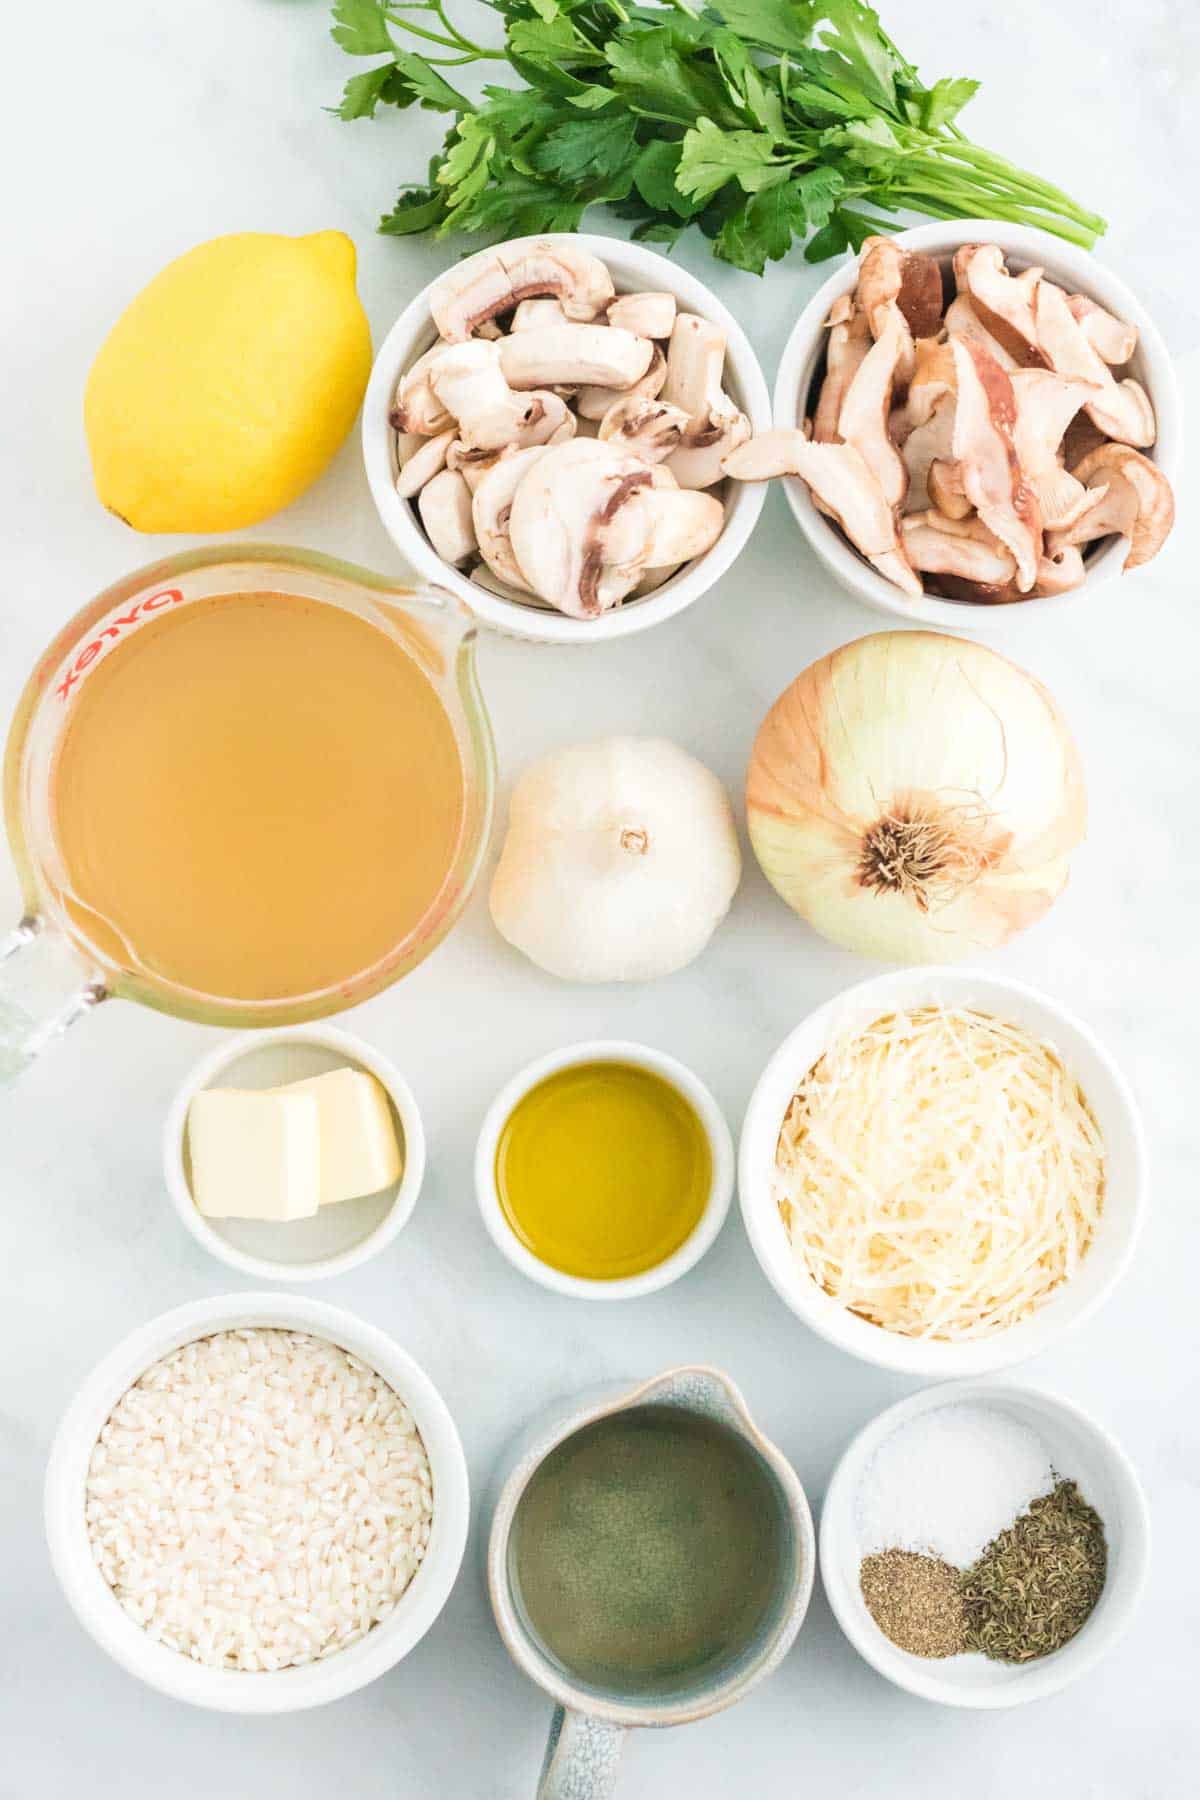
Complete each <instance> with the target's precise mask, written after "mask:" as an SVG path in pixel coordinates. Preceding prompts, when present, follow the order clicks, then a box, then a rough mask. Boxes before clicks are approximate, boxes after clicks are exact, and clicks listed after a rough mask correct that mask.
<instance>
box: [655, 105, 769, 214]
mask: <svg viewBox="0 0 1200 1800" xmlns="http://www.w3.org/2000/svg"><path fill="white" fill-rule="evenodd" d="M789 166H790V165H789V164H787V163H779V162H776V160H775V144H774V140H773V139H771V138H769V137H768V136H767V135H766V133H765V132H762V131H722V130H721V128H720V126H719V125H714V124H713V122H712V120H711V119H701V120H699V122H698V123H697V124H696V126H695V127H694V128H693V129H692V130H691V131H689V132H688V133H687V134H686V135H685V137H684V140H683V153H682V155H681V156H680V158H679V168H678V170H677V172H676V176H675V184H676V186H677V187H678V188H679V189H680V191H681V192H682V193H684V194H686V195H687V196H688V198H689V199H691V200H707V199H708V198H709V197H710V196H711V195H712V194H715V193H716V192H717V191H718V190H719V189H720V188H723V187H724V186H725V183H726V182H727V181H737V182H738V183H739V184H740V185H741V187H742V188H743V189H744V190H745V192H746V193H748V194H756V193H757V192H758V191H759V189H760V188H764V187H770V186H772V185H773V184H774V183H775V182H777V181H784V180H786V179H787V175H788V169H789Z"/></svg>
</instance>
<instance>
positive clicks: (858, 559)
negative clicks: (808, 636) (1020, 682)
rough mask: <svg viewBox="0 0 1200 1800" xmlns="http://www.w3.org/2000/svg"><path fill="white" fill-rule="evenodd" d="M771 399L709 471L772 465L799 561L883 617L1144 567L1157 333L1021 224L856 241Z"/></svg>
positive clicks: (1112, 288) (1157, 417)
mask: <svg viewBox="0 0 1200 1800" xmlns="http://www.w3.org/2000/svg"><path fill="white" fill-rule="evenodd" d="M774 410H775V424H774V428H773V429H772V431H770V432H769V433H760V434H757V435H756V436H755V438H754V440H753V442H748V443H746V444H743V445H740V446H738V447H737V448H736V449H735V450H734V451H733V452H732V453H731V454H730V455H729V456H728V457H727V458H726V460H725V468H726V471H727V473H729V474H732V475H734V476H735V477H738V478H740V479H741V480H752V481H764V480H767V479H769V478H770V477H772V476H782V477H783V478H784V484H785V488H786V491H787V497H788V500H789V502H790V505H791V508H792V511H793V513H794V514H795V516H796V519H797V521H798V522H799V524H800V527H801V530H802V531H803V532H804V534H805V536H806V537H807V538H808V540H809V543H810V544H811V545H812V547H813V549H814V550H815V551H816V553H817V555H818V556H819V557H820V558H821V561H822V562H823V563H824V564H825V565H826V567H827V568H828V569H829V570H830V571H831V573H832V574H833V575H834V576H835V577H836V578H837V580H838V581H839V582H840V583H841V585H842V586H843V587H844V588H846V589H847V590H848V591H849V592H850V593H852V594H854V595H856V596H857V597H858V598H859V599H862V600H865V601H866V602H867V604H868V605H870V606H873V607H875V608H876V609H877V610H878V611H882V612H888V613H892V614H894V615H896V616H898V617H900V618H905V619H910V620H913V621H916V622H920V623H923V624H936V625H945V626H950V627H952V628H957V629H960V630H976V629H989V628H994V627H997V626H1000V625H1002V624H1006V623H1007V622H1008V621H1009V620H1011V619H1013V618H1016V617H1018V616H1022V617H1028V616H1030V615H1031V614H1032V613H1035V612H1041V611H1044V610H1045V609H1046V608H1047V607H1048V606H1050V605H1054V606H1061V605H1062V604H1063V603H1064V602H1065V601H1066V600H1067V599H1071V598H1077V597H1079V596H1080V595H1086V594H1087V593H1088V592H1089V590H1091V589H1093V588H1094V586H1095V584H1096V583H1097V582H1098V581H1099V580H1101V579H1104V578H1106V577H1108V576H1110V575H1116V574H1118V573H1120V572H1121V571H1122V570H1124V571H1126V572H1128V571H1130V570H1136V569H1137V568H1138V567H1139V566H1141V565H1142V564H1144V563H1147V562H1149V561H1150V560H1151V558H1152V557H1154V556H1155V555H1156V554H1157V553H1158V551H1159V550H1160V549H1161V547H1162V545H1163V543H1164V542H1165V540H1166V538H1167V535H1168V533H1169V532H1170V530H1171V526H1172V523H1173V520H1174V512H1175V507H1174V499H1173V493H1172V483H1173V481H1174V479H1175V474H1176V470H1177V468H1178V464H1179V458H1180V453H1181V420H1180V403H1179V397H1178V390H1177V387H1176V382H1175V377H1174V374H1173V371H1172V368H1171V364H1170V360H1169V358H1168V355H1167V352H1166V349H1165V347H1164V345H1163V342H1162V339H1161V338H1160V336H1159V334H1158V332H1157V331H1156V330H1155V328H1154V326H1153V324H1152V323H1151V322H1150V320H1149V319H1148V318H1147V317H1146V314H1145V312H1144V310H1143V308H1142V307H1141V306H1140V305H1139V304H1138V302H1137V300H1135V298H1134V297H1133V295H1132V294H1131V293H1130V292H1129V291H1128V289H1127V288H1126V287H1125V286H1124V284H1123V283H1122V282H1120V281H1118V280H1117V278H1116V277H1115V276H1114V275H1112V274H1111V273H1110V272H1109V271H1108V270H1107V269H1105V268H1104V267H1103V266H1102V265H1101V264H1100V263H1098V262H1097V261H1096V260H1095V259H1094V258H1093V257H1090V256H1088V255H1087V254H1086V253H1085V252H1084V251H1081V250H1077V249H1074V248H1073V247H1072V246H1070V245H1068V244H1064V243H1061V242H1060V241H1059V240H1058V239H1056V238H1051V237H1048V236H1046V235H1045V234H1043V233H1042V232H1038V231H1031V230H1028V229H1026V228H1024V227H1020V226H1014V225H1007V224H1003V223H1001V222H999V221H997V220H989V219H970V220H966V221H963V222H958V223H955V224H945V223H937V224H931V225H923V226H918V227H917V228H916V229H915V230H912V231H902V232H899V233H897V234H896V235H895V236H894V237H886V238H884V237H875V238H868V239H867V241H866V242H865V244H864V245H863V246H862V249H861V251H860V253H859V256H858V257H857V258H856V259H852V260H849V261H848V262H847V263H845V264H844V265H843V266H842V267H841V268H840V269H839V270H838V272H837V273H836V274H835V275H833V276H832V277H831V278H830V280H829V281H828V282H826V284H825V286H824V287H822V288H821V290H820V292H819V293H818V294H817V295H816V296H815V297H814V299H813V300H812V302H811V304H810V305H809V306H808V307H806V308H805V310H804V312H803V313H802V314H801V316H800V318H799V320H798V321H797V324H796V326H795V329H794V331H793V332H792V335H791V337H790V339H789V341H788V344H787V347H786V349H785V351H784V356H783V361H782V363H781V365H780V370H779V377H778V380H777V382H776V387H775V398H774ZM1016 602H1020V603H1022V604H1020V605H1017V604H1013V603H1016Z"/></svg>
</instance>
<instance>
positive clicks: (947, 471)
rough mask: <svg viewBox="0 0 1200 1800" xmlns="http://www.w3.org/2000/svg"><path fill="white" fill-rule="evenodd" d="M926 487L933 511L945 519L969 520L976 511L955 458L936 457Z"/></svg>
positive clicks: (931, 464) (930, 468)
mask: <svg viewBox="0 0 1200 1800" xmlns="http://www.w3.org/2000/svg"><path fill="white" fill-rule="evenodd" d="M925 485H926V487H927V489H928V492H929V498H930V501H931V502H932V506H933V510H934V511H935V512H936V513H939V514H940V515H941V517H942V518H943V519H969V518H970V516H971V514H972V513H973V512H974V511H975V508H974V506H973V505H972V504H971V502H970V500H968V498H967V490H966V488H965V487H964V486H963V478H962V470H961V469H960V468H959V466H958V464H957V463H956V462H955V461H954V459H953V457H935V458H934V460H933V461H932V462H931V463H930V465H929V473H928V475H927V477H926V484H925Z"/></svg>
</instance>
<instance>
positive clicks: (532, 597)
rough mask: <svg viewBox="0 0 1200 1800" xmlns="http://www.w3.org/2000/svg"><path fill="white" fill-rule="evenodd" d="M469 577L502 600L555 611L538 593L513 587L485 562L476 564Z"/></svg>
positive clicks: (485, 590) (546, 610)
mask: <svg viewBox="0 0 1200 1800" xmlns="http://www.w3.org/2000/svg"><path fill="white" fill-rule="evenodd" d="M469 579H470V580H471V581H473V582H474V583H475V586H476V587H480V588H483V590H484V592H485V593H488V594H495V595H496V597H497V599H500V600H509V601H511V602H512V604H513V605H514V606H535V607H537V609H538V611H539V612H553V610H554V609H553V607H551V606H548V605H547V603H546V602H545V601H544V600H539V599H538V597H537V595H536V594H531V593H530V592H529V591H528V589H525V590H524V591H522V590H521V589H519V588H515V587H511V586H510V585H509V583H508V582H507V581H501V579H500V577H499V576H498V575H497V574H495V573H494V571H493V570H491V569H489V568H488V566H487V564H486V563H485V562H481V563H476V564H475V567H474V568H473V569H472V570H471V573H470V576H469Z"/></svg>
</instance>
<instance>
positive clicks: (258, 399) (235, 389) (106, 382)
mask: <svg viewBox="0 0 1200 1800" xmlns="http://www.w3.org/2000/svg"><path fill="white" fill-rule="evenodd" d="M354 272H355V251H354V245H353V244H352V243H351V242H350V239H349V238H348V237H345V236H344V235H343V234H342V233H341V232H340V231H318V232H316V233H314V234H313V235H312V236H310V237H275V236H271V235H268V234H266V233H263V232H249V231H247V232H239V233H237V234H235V235H233V236H230V237H219V238H213V239H212V241H211V242H210V243H207V244H198V245H197V246H196V248H195V249H194V250H189V251H188V252H187V254H186V255H184V256H181V257H179V258H178V259H177V260H176V261H175V262H172V263H168V264H167V267H166V268H165V269H163V270H162V272H161V273H160V274H158V275H156V276H155V278H154V280H153V281H152V282H151V283H150V284H149V286H148V287H145V288H143V289H142V291H141V293H140V294H139V295H138V296H137V298H136V300H134V301H133V302H132V304H131V305H130V306H129V307H127V308H126V310H125V311H124V312H123V313H122V314H121V317H120V318H119V319H118V320H117V322H116V324H115V325H114V326H113V328H112V330H111V331H110V333H109V335H108V337H107V338H106V340H105V342H104V344H103V346H102V347H101V350H100V353H99V355H98V356H97V357H96V360H95V362H94V363H93V364H92V368H91V372H90V374H89V375H88V381H87V390H86V392H85V394H84V404H83V415H84V425H85V428H86V430H87V439H88V447H89V450H90V452H91V458H92V472H93V475H94V477H95V482H96V492H97V493H98V494H99V496H100V498H101V500H102V501H103V502H104V504H105V506H107V507H108V508H109V510H110V511H112V512H114V513H116V514H117V515H118V517H119V518H122V519H124V520H125V521H126V523H127V524H129V525H132V526H134V527H135V529H136V530H138V531H185V532H204V531H231V530H237V529H240V528H241V527H242V526H244V525H253V524H255V523H256V522H257V521H258V520H259V519H266V518H269V517H270V515H271V514H272V513H276V512H278V511H279V510H280V508H281V507H284V506H287V505H289V504H290V502H291V501H293V500H294V499H295V498H296V496H297V495H298V494H302V493H303V492H304V490H305V488H306V487H308V486H309V485H310V483H312V482H313V481H315V480H316V478H317V476H318V475H319V474H320V473H321V471H322V470H323V469H324V468H325V466H326V464H327V463H328V462H329V460H330V459H331V457H332V456H333V454H334V452H335V451H336V450H337V448H338V446H339V445H340V444H341V443H342V441H343V439H344V438H345V436H346V433H347V432H348V431H349V429H350V427H351V425H352V424H353V423H354V415H355V414H356V413H357V411H358V408H359V404H360V402H361V400H362V396H363V389H364V388H365V387H366V384H367V376H368V374H369V372H370V367H371V334H370V328H369V327H368V325H367V319H366V315H365V313H364V312H363V309H362V305H361V303H360V301H359V298H358V294H357V292H356V290H355V286H354Z"/></svg>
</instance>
